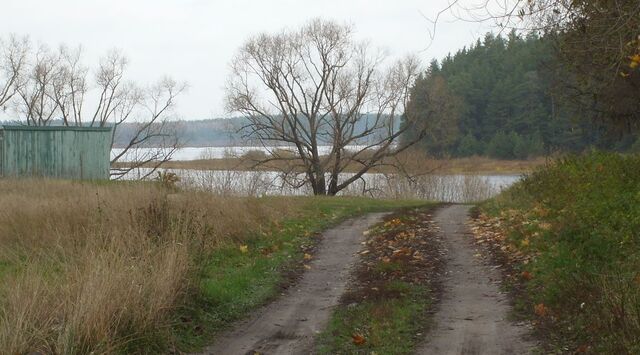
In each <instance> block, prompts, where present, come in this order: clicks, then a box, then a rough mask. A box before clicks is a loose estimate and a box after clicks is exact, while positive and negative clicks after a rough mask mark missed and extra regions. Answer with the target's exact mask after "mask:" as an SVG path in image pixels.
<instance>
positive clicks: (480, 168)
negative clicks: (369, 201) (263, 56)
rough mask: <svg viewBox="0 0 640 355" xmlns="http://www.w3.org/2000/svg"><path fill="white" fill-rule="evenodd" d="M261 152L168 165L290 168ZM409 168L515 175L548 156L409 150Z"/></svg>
mask: <svg viewBox="0 0 640 355" xmlns="http://www.w3.org/2000/svg"><path fill="white" fill-rule="evenodd" d="M259 153H260V152H248V153H247V154H245V155H244V156H242V157H226V158H219V159H199V160H191V161H170V162H167V163H166V164H165V165H164V167H166V168H169V169H195V170H241V171H242V170H262V171H269V170H276V171H278V170H282V169H285V170H286V169H287V167H286V166H285V162H282V161H273V162H269V163H266V164H264V165H256V163H257V162H258V161H259V160H260V159H263V158H264V154H259ZM398 159H399V160H400V161H401V162H402V163H403V165H404V167H405V168H406V170H407V171H408V172H411V173H415V174H423V173H436V174H478V175H481V174H489V175H511V174H522V173H526V172H530V171H532V170H533V169H535V168H537V167H539V166H542V165H544V163H545V161H546V160H545V158H535V159H529V160H498V159H492V158H487V157H469V158H452V159H433V158H430V157H428V156H425V155H424V154H420V153H414V152H411V153H406V154H403V155H401V156H399V157H398ZM387 163H388V165H382V166H380V167H375V168H373V169H372V170H371V172H378V173H393V172H396V170H397V169H396V168H394V167H393V165H394V164H397V163H398V161H397V160H396V159H395V158H393V159H392V158H389V159H387ZM290 164H292V166H297V167H298V168H299V167H300V166H301V165H300V162H296V161H294V162H292V163H290ZM329 165H330V164H329ZM360 168H361V165H360V164H358V163H355V162H352V163H350V164H348V165H347V167H346V169H345V172H356V171H358V170H359V169H360Z"/></svg>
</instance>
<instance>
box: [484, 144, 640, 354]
mask: <svg viewBox="0 0 640 355" xmlns="http://www.w3.org/2000/svg"><path fill="white" fill-rule="evenodd" d="M481 209H482V211H484V212H485V213H487V214H489V215H492V216H494V217H496V218H500V220H501V221H502V223H503V225H504V227H505V229H506V233H507V234H508V241H509V242H510V243H511V244H512V245H514V246H516V247H517V248H518V249H519V250H520V251H521V252H522V253H525V254H528V255H531V256H533V258H532V261H531V262H530V263H529V264H527V265H519V266H518V267H519V268H520V270H521V271H527V272H528V273H530V274H531V275H532V277H531V280H530V281H528V282H527V283H526V290H527V292H526V293H525V294H523V295H521V296H520V298H519V299H518V300H517V304H518V305H519V308H520V309H522V310H524V311H525V312H526V313H527V314H528V315H529V316H530V317H532V318H534V319H535V320H536V323H537V324H538V325H539V327H538V328H539V329H540V330H541V333H542V335H543V336H545V337H547V338H548V339H550V342H551V344H552V346H554V347H556V348H558V349H561V348H569V349H572V350H575V349H581V350H584V349H591V351H594V352H596V353H608V354H614V353H615V354H623V353H640V271H639V270H640V156H638V155H628V156H624V155H619V154H612V153H591V154H589V155H584V156H575V157H569V158H564V159H561V160H558V161H557V162H555V163H553V164H550V165H549V166H547V167H545V168H543V169H540V170H538V171H536V172H534V173H532V174H531V175H530V176H528V177H527V178H526V179H524V180H523V181H522V182H520V183H518V184H516V185H515V186H513V187H512V188H511V189H509V190H508V191H506V192H504V193H503V194H501V195H500V196H498V197H497V198H495V199H493V200H491V201H489V202H487V203H485V204H484V205H483V206H482V208H481ZM541 304H542V305H544V307H545V308H544V309H545V310H546V311H544V312H542V311H540V310H541V309H542V308H541V307H540V306H539V305H541ZM535 305H538V312H535V309H536V308H535ZM536 313H537V314H536Z"/></svg>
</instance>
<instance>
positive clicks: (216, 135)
mask: <svg viewBox="0 0 640 355" xmlns="http://www.w3.org/2000/svg"><path fill="white" fill-rule="evenodd" d="M383 119H386V118H383ZM374 120H375V116H374V115H371V114H365V115H363V116H362V119H361V120H360V121H359V122H358V123H357V124H356V126H355V132H354V134H358V133H359V132H362V131H363V130H365V129H367V127H370V126H371V125H372V124H373V123H374ZM248 123H249V121H248V120H247V119H246V118H243V117H232V118H215V119H208V120H190V121H179V122H168V123H167V124H169V125H172V126H173V127H172V130H175V131H176V132H177V134H178V136H179V137H180V141H181V143H182V144H183V145H185V146H189V147H225V146H253V145H260V142H259V141H258V140H256V139H251V138H248V137H247V136H246V134H245V133H247V131H246V130H243V128H244V127H246V126H247V125H248ZM140 124H142V123H136V122H126V123H122V124H121V125H120V126H118V129H117V133H116V136H115V139H114V147H123V146H126V145H127V142H128V141H129V140H130V139H131V137H132V135H133V134H135V133H136V132H137V129H136V125H140ZM394 124H395V128H396V129H398V128H399V126H400V122H394ZM323 127H324V129H325V130H328V129H330V127H329V126H328V125H325V126H323ZM381 133H384V132H381ZM323 138H324V139H325V141H323V142H321V144H329V139H330V135H323V136H321V139H323ZM266 143H268V142H266ZM357 143H358V144H365V143H367V142H366V141H359V142H357ZM148 145H149V146H154V145H158V142H157V141H154V140H150V141H149V142H148Z"/></svg>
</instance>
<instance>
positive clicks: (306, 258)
mask: <svg viewBox="0 0 640 355" xmlns="http://www.w3.org/2000/svg"><path fill="white" fill-rule="evenodd" d="M311 259H313V256H311V254H307V253H304V260H311Z"/></svg>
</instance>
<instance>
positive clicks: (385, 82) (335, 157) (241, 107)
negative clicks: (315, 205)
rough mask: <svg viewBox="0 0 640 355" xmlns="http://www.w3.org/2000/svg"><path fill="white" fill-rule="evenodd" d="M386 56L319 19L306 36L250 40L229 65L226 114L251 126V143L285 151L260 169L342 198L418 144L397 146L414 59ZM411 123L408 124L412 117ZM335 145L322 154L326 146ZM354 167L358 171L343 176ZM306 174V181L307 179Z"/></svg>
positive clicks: (274, 154)
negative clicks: (274, 168) (274, 165)
mask: <svg viewBox="0 0 640 355" xmlns="http://www.w3.org/2000/svg"><path fill="white" fill-rule="evenodd" d="M384 64H385V56H384V55H383V54H382V53H381V52H380V51H374V50H372V49H371V47H370V45H369V44H368V43H366V42H359V41H356V40H354V38H353V29H352V28H351V27H349V26H346V25H341V24H337V23H335V22H331V21H325V20H320V19H316V20H313V21H311V22H309V23H308V24H306V25H305V26H303V27H302V28H300V29H299V30H296V31H284V32H281V33H278V34H274V35H271V34H261V35H258V36H256V37H253V38H251V39H250V40H248V41H247V42H246V43H245V44H244V45H243V46H242V47H241V48H240V50H239V52H238V53H237V55H236V56H235V58H234V59H233V62H232V73H231V76H230V78H229V80H228V83H227V87H226V93H227V108H228V110H229V111H232V112H238V113H240V114H242V115H244V116H246V117H247V119H248V122H249V123H248V124H247V125H246V127H244V133H245V136H246V137H247V138H253V139H257V140H259V141H260V142H261V143H262V144H263V145H265V146H269V145H274V144H285V145H288V146H290V147H292V148H293V151H294V152H295V154H283V153H282V150H274V151H273V152H272V154H271V155H270V156H269V157H268V158H266V159H264V160H262V161H261V162H259V163H260V164H264V163H267V162H270V161H274V160H277V161H284V162H286V163H288V164H282V165H280V166H285V168H282V171H281V173H282V174H283V177H284V178H285V180H286V181H288V182H289V183H290V184H291V185H293V186H302V185H305V184H307V183H308V184H310V185H311V187H312V189H313V193H314V194H316V195H335V194H336V193H338V192H339V191H341V190H343V189H344V188H345V187H347V186H348V185H350V184H351V183H353V182H354V181H357V180H358V179H360V178H361V177H362V175H363V174H365V173H366V172H367V171H369V170H370V169H372V168H374V167H376V166H380V165H382V164H387V163H386V162H385V158H388V157H392V156H394V155H396V154H398V153H399V152H402V151H404V150H405V149H407V148H408V147H409V146H411V145H412V144H413V143H415V141H416V140H417V139H420V138H421V137H422V136H423V134H424V131H425V129H426V128H419V127H418V125H412V127H413V128H416V129H418V131H419V133H418V134H416V135H415V137H416V139H415V140H411V141H407V142H403V143H402V144H400V143H399V137H400V136H401V135H402V134H403V133H404V131H405V129H407V128H406V127H408V126H406V125H405V126H402V127H401V126H400V124H399V121H400V118H401V116H402V114H403V113H404V106H405V104H406V102H407V99H408V95H409V88H410V86H411V85H412V83H413V81H414V79H415V78H416V76H417V74H418V71H419V63H418V60H417V59H416V58H415V57H406V58H404V59H403V60H400V61H397V62H395V63H393V64H391V65H388V66H385V65H384ZM408 119H409V120H410V119H411V117H408ZM323 145H328V146H329V147H330V148H329V150H328V152H325V154H322V153H323V152H322V151H321V150H320V147H321V146H323ZM347 168H349V169H350V170H352V171H355V172H353V173H351V174H342V173H343V172H344V171H345V169H347ZM300 172H303V174H300Z"/></svg>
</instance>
